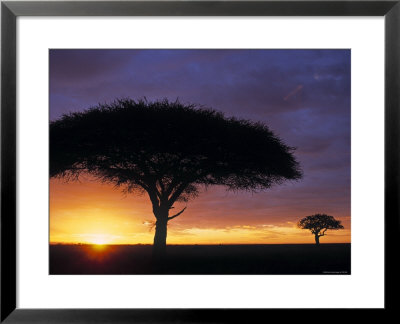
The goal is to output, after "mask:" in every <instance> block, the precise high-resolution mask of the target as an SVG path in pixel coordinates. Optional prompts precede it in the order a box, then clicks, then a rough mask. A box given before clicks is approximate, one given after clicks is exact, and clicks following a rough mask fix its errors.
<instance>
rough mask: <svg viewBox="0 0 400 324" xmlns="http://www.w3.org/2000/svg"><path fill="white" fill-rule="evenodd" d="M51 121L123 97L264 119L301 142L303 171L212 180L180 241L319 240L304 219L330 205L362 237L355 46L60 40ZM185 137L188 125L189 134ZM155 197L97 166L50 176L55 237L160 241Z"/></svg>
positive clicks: (184, 218)
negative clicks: (103, 175)
mask: <svg viewBox="0 0 400 324" xmlns="http://www.w3.org/2000/svg"><path fill="white" fill-rule="evenodd" d="M49 56H50V84H49V87H50V120H56V119H57V118H60V117H61V116H62V115H63V114H65V113H69V112H72V111H82V110H85V109H87V108H90V107H92V106H96V105H97V104H98V103H109V102H112V101H113V100H115V99H117V98H127V97H129V98H132V99H140V98H144V97H146V98H147V100H158V99H164V98H167V99H169V100H173V101H174V100H176V99H177V98H178V99H179V100H180V101H181V102H182V103H194V104H198V105H202V106H206V107H210V108H213V109H215V110H219V111H222V112H224V114H225V115H226V116H228V117H229V116H235V117H238V118H244V119H250V120H253V121H261V122H263V123H265V124H266V125H268V127H269V128H270V129H271V130H272V131H273V132H274V133H275V134H276V135H278V136H279V137H280V138H281V139H282V140H283V141H284V142H285V143H286V144H287V145H288V146H291V147H295V148H296V151H295V153H294V154H295V157H296V159H297V160H298V161H299V162H300V166H301V168H302V170H303V178H302V179H301V180H299V181H297V182H293V181H289V182H285V183H284V184H281V185H276V186H273V187H272V188H270V189H268V190H265V191H263V192H258V193H248V192H237V193H233V192H227V191H226V190H225V189H224V188H222V187H210V188H208V189H207V191H203V192H202V193H201V194H200V196H199V197H197V198H195V199H194V200H191V201H189V202H188V203H187V204H186V203H178V204H177V205H176V209H175V210H180V209H179V207H182V208H183V207H185V206H187V209H186V210H185V212H184V213H183V214H182V215H180V216H179V217H177V218H175V219H173V220H171V221H170V222H169V224H168V237H167V243H169V244H235V243H236V244H252V243H254V244H255V243H257V244H285V243H288V244H289V243H313V242H314V241H313V240H314V238H313V236H312V235H311V233H310V232H309V231H307V230H302V229H299V228H297V227H296V223H297V222H298V221H299V220H300V219H301V218H302V217H305V216H308V215H312V214H316V213H325V214H328V215H332V216H334V217H335V218H336V219H338V220H341V221H342V224H343V225H344V227H345V229H344V230H339V231H328V232H327V233H326V234H327V236H325V237H323V238H321V243H342V242H350V241H351V238H350V237H351V235H350V234H351V231H350V92H351V89H350V85H351V75H350V67H351V66H350V61H351V53H350V50H318V49H316V50H261V49H258V50H239V49H232V50H111V49H104V50H79V49H71V50H69V49H65V50H61V49H60V50H58V49H53V50H50V54H49ZM183 136H184V135H183ZM154 220H155V219H154V216H153V214H152V208H151V203H150V201H149V199H148V197H147V196H144V195H141V196H140V195H135V194H128V195H126V194H123V193H122V192H120V191H118V190H115V189H114V188H113V187H112V186H108V185H103V184H99V183H98V182H96V181H95V180H94V179H93V178H91V177H90V176H83V177H82V178H81V179H80V181H79V182H68V183H66V182H65V181H62V180H53V179H51V180H50V242H51V243H61V242H63V243H99V244H100V243H104V244H105V243H109V244H138V243H140V244H151V243H152V241H153V237H154V228H153V226H152V224H153V222H154Z"/></svg>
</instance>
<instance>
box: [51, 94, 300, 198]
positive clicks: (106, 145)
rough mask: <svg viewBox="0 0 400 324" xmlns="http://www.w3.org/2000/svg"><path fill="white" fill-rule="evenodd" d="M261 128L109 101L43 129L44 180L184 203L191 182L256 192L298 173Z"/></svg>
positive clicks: (175, 108)
mask: <svg viewBox="0 0 400 324" xmlns="http://www.w3.org/2000/svg"><path fill="white" fill-rule="evenodd" d="M292 152H293V148H290V147H288V146H286V145H285V144H284V143H283V142H282V141H281V140H280V139H279V138H278V137H277V136H275V135H274V134H273V133H272V132H271V131H270V130H269V129H268V127H267V126H266V125H264V124H262V123H259V122H252V121H248V120H243V119H237V118H233V117H231V118H227V117H225V116H224V115H223V114H222V113H220V112H217V111H215V110H212V109H204V108H200V107H196V106H195V105H184V104H181V103H180V102H178V101H177V102H168V101H167V100H164V101H157V102H147V101H144V100H140V101H134V100H131V99H124V100H117V101H115V102H114V103H112V104H108V105H99V106H97V107H94V108H91V109H88V110H86V111H83V112H74V113H70V114H67V115H63V116H62V117H61V118H60V119H58V120H56V121H53V122H51V123H50V176H52V177H66V178H67V179H72V178H76V176H78V175H79V174H80V173H82V172H88V173H90V174H92V175H94V176H95V177H97V178H99V179H100V180H101V181H104V182H110V183H113V184H115V185H116V186H124V189H125V190H127V191H133V190H145V191H147V192H151V193H152V194H154V195H156V196H157V199H160V198H161V197H164V198H166V197H168V199H171V200H172V201H175V200H176V199H180V200H187V199H188V198H190V197H191V196H193V195H196V194H197V192H198V186H197V185H199V184H203V185H223V186H226V187H227V188H228V189H231V190H260V189H266V188H269V187H270V186H271V185H272V184H274V183H281V182H282V181H284V180H286V179H293V180H295V179H299V178H300V177H301V171H300V168H299V164H298V162H297V161H296V160H295V158H294V156H293V154H292Z"/></svg>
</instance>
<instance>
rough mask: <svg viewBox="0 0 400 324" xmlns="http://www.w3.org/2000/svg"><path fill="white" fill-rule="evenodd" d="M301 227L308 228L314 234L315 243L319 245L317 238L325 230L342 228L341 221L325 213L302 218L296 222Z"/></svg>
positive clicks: (323, 233)
mask: <svg viewBox="0 0 400 324" xmlns="http://www.w3.org/2000/svg"><path fill="white" fill-rule="evenodd" d="M297 226H298V227H300V228H302V229H308V230H310V231H311V233H312V234H314V236H315V244H316V245H319V238H320V237H321V236H325V235H326V231H327V230H338V229H343V228H344V227H343V225H342V224H341V221H339V220H336V219H335V218H334V217H333V216H329V215H326V214H315V215H311V216H307V217H304V218H302V219H301V220H300V221H299V222H298V224H297Z"/></svg>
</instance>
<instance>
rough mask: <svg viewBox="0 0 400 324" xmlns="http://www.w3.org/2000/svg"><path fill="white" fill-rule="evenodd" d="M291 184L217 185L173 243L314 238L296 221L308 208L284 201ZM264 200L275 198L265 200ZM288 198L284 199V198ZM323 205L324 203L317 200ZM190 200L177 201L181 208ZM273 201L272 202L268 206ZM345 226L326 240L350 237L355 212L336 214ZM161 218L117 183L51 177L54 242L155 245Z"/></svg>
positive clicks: (179, 226) (175, 230)
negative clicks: (255, 188) (237, 188)
mask: <svg viewBox="0 0 400 324" xmlns="http://www.w3.org/2000/svg"><path fill="white" fill-rule="evenodd" d="M291 189H292V188H290V185H289V186H286V187H284V188H281V189H279V187H275V189H274V188H273V189H271V190H269V191H266V192H263V193H258V194H249V193H240V192H239V193H231V192H228V193H227V192H226V191H225V190H224V189H223V188H218V187H217V188H211V189H208V190H207V192H203V193H201V195H200V196H199V197H197V198H196V199H194V200H193V201H190V202H189V203H188V204H187V209H186V211H185V212H184V213H183V214H182V215H180V216H179V217H177V218H175V219H174V220H171V221H170V223H169V225H168V237H167V243H168V244H252V243H253V244H281V243H283V244H285V243H314V238H313V236H312V235H311V233H310V232H309V231H307V230H301V229H298V228H296V222H297V221H298V220H299V219H300V218H302V217H304V216H307V215H310V214H312V213H318V212H326V213H328V214H329V211H321V210H319V209H317V210H315V211H311V210H310V212H308V213H307V211H308V209H307V208H308V207H307V206H303V205H299V206H298V207H296V206H294V205H293V204H288V205H287V206H286V205H285V204H284V205H282V201H281V204H280V205H279V204H278V203H277V201H276V197H279V195H280V194H281V195H285V194H286V193H285V191H287V190H291ZM264 199H269V200H270V202H271V203H270V206H269V204H268V203H267V204H265V201H264ZM283 203H284V200H283ZM316 205H317V206H318V204H316ZM184 206H185V204H178V205H176V208H175V210H177V211H179V210H180V207H182V208H183V207H184ZM266 206H267V207H266ZM332 215H333V216H334V217H335V218H337V219H339V220H341V221H342V223H343V225H344V226H345V229H344V230H340V231H328V232H327V234H328V235H327V236H325V237H322V238H321V243H339V242H340V243H342V242H350V217H349V216H348V215H340V214H332ZM154 220H155V218H154V216H153V214H152V211H151V204H150V201H149V199H148V197H147V196H146V195H142V196H138V195H135V194H128V195H124V194H123V193H122V192H121V191H119V190H115V189H114V188H113V187H112V186H109V185H103V184H99V183H97V182H95V181H93V180H90V179H89V178H83V179H82V180H81V181H80V182H70V183H65V182H63V181H60V180H51V181H50V242H51V243H98V244H138V243H141V244H152V242H153V237H154V228H151V222H153V221H154Z"/></svg>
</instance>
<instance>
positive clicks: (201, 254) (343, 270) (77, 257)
mask: <svg viewBox="0 0 400 324" xmlns="http://www.w3.org/2000/svg"><path fill="white" fill-rule="evenodd" d="M151 251H152V246H151V245H104V246H96V245H50V274H161V273H162V274H350V244H321V245H320V246H315V245H313V244H286V245H283V244H282V245H272V244H269V245H169V246H168V247H167V259H166V260H165V261H164V262H163V263H162V265H161V266H158V267H156V266H155V265H154V264H153V263H152V259H151Z"/></svg>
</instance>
